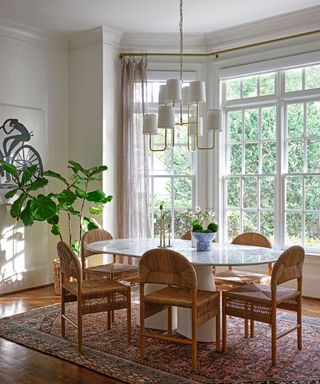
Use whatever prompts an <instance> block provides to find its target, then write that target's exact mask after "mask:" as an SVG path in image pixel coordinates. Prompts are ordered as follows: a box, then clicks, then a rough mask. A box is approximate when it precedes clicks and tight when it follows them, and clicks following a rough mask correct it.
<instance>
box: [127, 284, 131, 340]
mask: <svg viewBox="0 0 320 384" xmlns="http://www.w3.org/2000/svg"><path fill="white" fill-rule="evenodd" d="M127 333H128V343H131V291H129V292H128V296H127Z"/></svg>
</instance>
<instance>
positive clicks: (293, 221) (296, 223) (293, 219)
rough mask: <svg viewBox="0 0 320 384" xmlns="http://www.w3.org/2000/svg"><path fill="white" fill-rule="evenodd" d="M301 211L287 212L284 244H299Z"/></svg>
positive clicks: (300, 238)
mask: <svg viewBox="0 0 320 384" xmlns="http://www.w3.org/2000/svg"><path fill="white" fill-rule="evenodd" d="M301 228H302V215H301V213H293V212H287V214H286V244H301V241H302V236H301V235H302V231H301Z"/></svg>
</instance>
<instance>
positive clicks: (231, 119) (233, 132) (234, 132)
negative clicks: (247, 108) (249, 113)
mask: <svg viewBox="0 0 320 384" xmlns="http://www.w3.org/2000/svg"><path fill="white" fill-rule="evenodd" d="M228 127H229V137H230V140H232V141H240V140H241V138H242V111H232V112H229V113H228Z"/></svg>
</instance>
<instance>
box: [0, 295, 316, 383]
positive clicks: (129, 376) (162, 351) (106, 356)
mask: <svg viewBox="0 0 320 384" xmlns="http://www.w3.org/2000/svg"><path fill="white" fill-rule="evenodd" d="M138 309H139V306H138V303H137V302H134V303H133V318H132V323H133V340H132V344H131V345H128V343H127V341H126V321H125V319H126V317H125V312H124V311H118V312H117V314H116V322H115V325H114V327H113V329H111V330H110V331H107V330H106V314H105V313H102V314H101V313H100V314H92V315H87V316H85V317H84V345H85V347H84V353H83V354H79V353H78V350H77V345H76V344H75V340H76V334H75V331H74V329H73V328H72V327H68V328H67V337H68V339H67V340H64V339H62V338H61V337H60V319H59V313H60V312H59V311H60V306H59V305H58V304H55V305H51V306H47V307H43V308H39V309H35V310H32V311H29V312H26V313H22V314H19V315H15V316H11V317H6V318H3V319H1V320H0V336H1V337H4V338H6V339H9V340H11V341H14V342H17V343H19V344H22V345H24V346H27V347H30V348H32V349H35V350H38V351H41V352H44V353H47V354H49V355H52V356H55V357H59V358H61V359H64V360H67V361H69V362H72V363H74V364H78V365H81V366H84V367H86V368H89V369H92V370H94V371H97V372H100V373H103V374H107V375H108V376H112V377H114V378H116V379H120V380H123V381H125V382H127V383H133V384H139V383H156V384H179V383H186V384H188V383H190V384H191V383H192V384H196V383H207V384H209V383H210V384H212V383H237V384H240V383H260V384H262V383H279V384H280V383H281V384H287V383H292V384H293V383H304V384H306V383H310V384H311V383H312V384H316V383H320V319H317V318H313V317H304V319H303V320H304V327H303V350H302V352H299V351H298V349H297V346H296V345H297V344H296V333H291V334H289V335H288V336H286V337H284V338H282V339H280V340H279V341H278V364H277V366H276V367H272V366H271V356H270V347H271V339H270V328H269V326H268V325H265V324H261V323H256V337H255V338H253V339H245V338H244V337H243V322H242V321H241V320H240V319H236V318H231V319H229V320H228V331H229V332H228V352H227V353H226V354H223V353H218V352H216V351H215V346H214V344H212V343H198V369H197V370H192V369H191V347H190V346H184V345H176V344H174V343H165V342H161V341H155V340H150V341H148V340H147V342H146V359H141V358H140V354H139V327H138V325H137V312H138ZM68 311H71V312H75V307H74V305H73V304H69V306H68ZM69 313H70V312H69ZM294 320H295V317H294V316H293V315H291V314H287V313H280V314H279V319H278V325H279V331H281V330H284V329H286V328H288V327H290V326H292V323H293V322H294Z"/></svg>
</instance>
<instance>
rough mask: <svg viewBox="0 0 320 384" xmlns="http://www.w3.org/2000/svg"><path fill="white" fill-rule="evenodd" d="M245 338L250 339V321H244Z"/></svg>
mask: <svg viewBox="0 0 320 384" xmlns="http://www.w3.org/2000/svg"><path fill="white" fill-rule="evenodd" d="M244 337H249V321H248V319H244Z"/></svg>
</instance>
